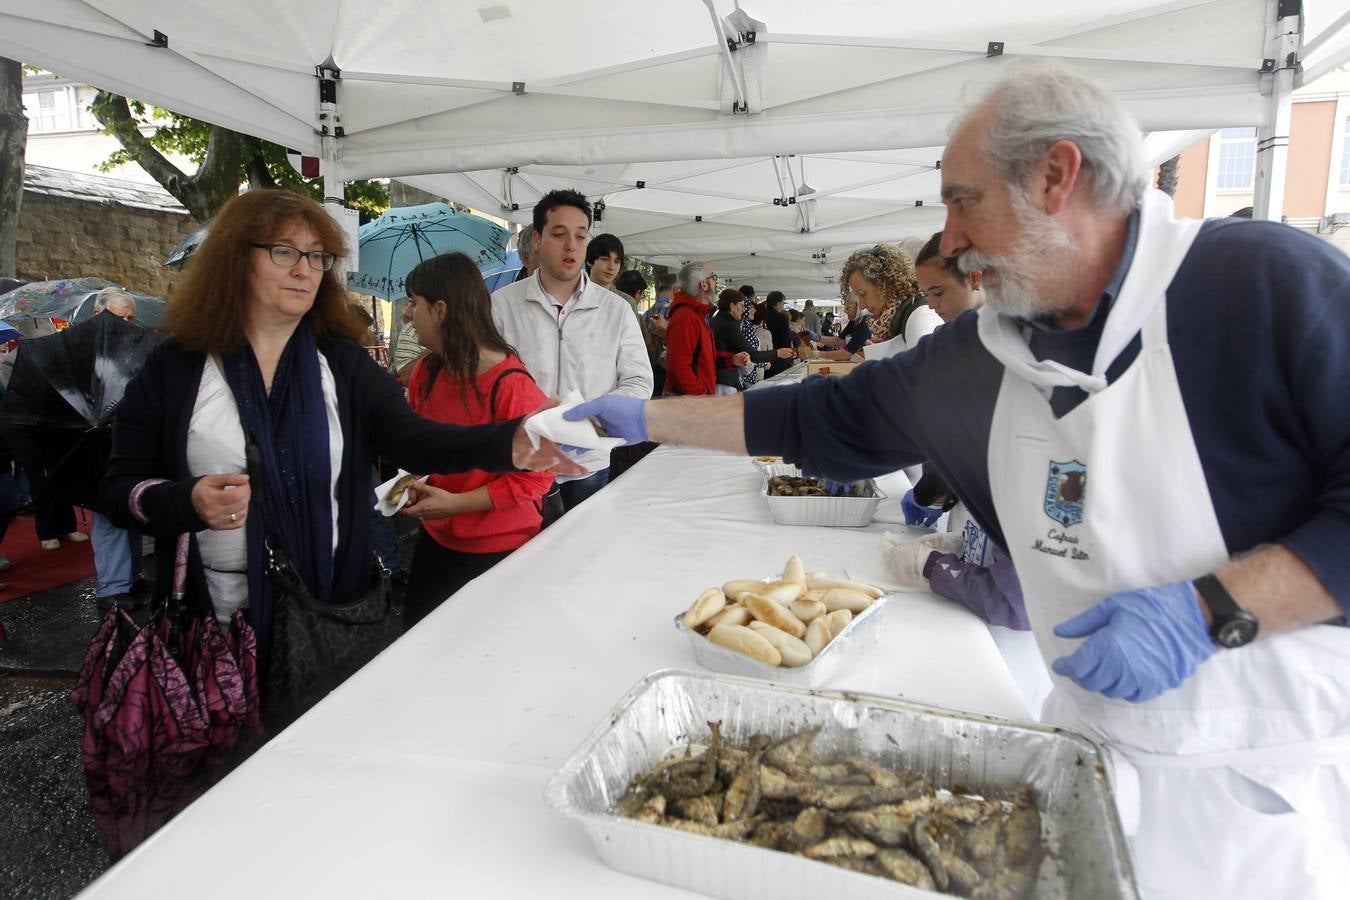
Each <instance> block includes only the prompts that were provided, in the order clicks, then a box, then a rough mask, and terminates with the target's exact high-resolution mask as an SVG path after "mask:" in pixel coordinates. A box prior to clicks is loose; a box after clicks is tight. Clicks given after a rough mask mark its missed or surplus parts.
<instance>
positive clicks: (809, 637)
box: [803, 616, 830, 657]
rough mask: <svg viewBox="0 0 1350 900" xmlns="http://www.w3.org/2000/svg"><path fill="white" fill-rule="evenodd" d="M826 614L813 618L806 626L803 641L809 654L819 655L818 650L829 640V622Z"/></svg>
mask: <svg viewBox="0 0 1350 900" xmlns="http://www.w3.org/2000/svg"><path fill="white" fill-rule="evenodd" d="M828 618H829V617H828V616H821V617H819V618H817V619H813V620H812V621H811V624H810V625H808V626H806V637H805V638H803V642H804V643H805V644H806V646H807V648H808V649H810V651H811V655H812V656H813V657H814V656H819V655H820V651H822V650H824V649H825V646H826V645H827V644H829V642H830V623H829V621H828Z"/></svg>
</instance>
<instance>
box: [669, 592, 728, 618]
mask: <svg viewBox="0 0 1350 900" xmlns="http://www.w3.org/2000/svg"><path fill="white" fill-rule="evenodd" d="M726 605H727V598H726V595H725V594H723V593H722V589H721V588H708V589H707V590H706V591H704V592H703V593H701V594H699V595H698V599H697V600H695V601H694V603H693V605H692V606H690V607H689V609H688V610H687V611H686V612H685V614H684V618H683V619H681V620H680V621H681V622H683V623H684V627H685V628H697V627H698V626H700V625H702V624H703V623H704V622H706V621H708V620H709V619H711V618H712V617H713V616H715V615H717V614H718V613H720V612H721V611H722V610H723V609H725V608H726Z"/></svg>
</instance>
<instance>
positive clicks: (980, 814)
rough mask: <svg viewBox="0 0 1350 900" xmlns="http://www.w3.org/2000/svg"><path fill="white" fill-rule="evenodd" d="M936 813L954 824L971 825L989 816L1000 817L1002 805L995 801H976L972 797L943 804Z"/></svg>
mask: <svg viewBox="0 0 1350 900" xmlns="http://www.w3.org/2000/svg"><path fill="white" fill-rule="evenodd" d="M938 812H940V813H942V814H943V815H944V816H946V817H947V818H949V819H951V820H953V821H955V822H962V823H965V824H967V825H973V824H975V823H976V822H980V821H983V820H984V819H987V818H989V817H990V816H997V815H1001V814H1002V813H1003V804H1002V803H999V802H998V801H997V800H977V799H975V798H973V797H972V798H967V799H963V800H957V801H956V802H955V803H945V804H943V805H942V806H940V807H938Z"/></svg>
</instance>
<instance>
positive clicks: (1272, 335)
mask: <svg viewBox="0 0 1350 900" xmlns="http://www.w3.org/2000/svg"><path fill="white" fill-rule="evenodd" d="M1135 225H1136V223H1134V222H1132V223H1131V236H1130V239H1129V240H1128V241H1127V250H1126V254H1125V257H1124V258H1123V259H1122V261H1121V266H1120V269H1119V271H1118V272H1117V277H1116V278H1114V279H1113V281H1112V285H1113V286H1118V285H1119V282H1120V280H1121V278H1122V277H1123V274H1124V271H1125V270H1126V269H1127V268H1128V266H1129V264H1130V261H1131V259H1130V257H1131V256H1132V254H1133V239H1134V228H1135ZM1112 299H1113V289H1112V287H1108V290H1107V293H1106V295H1105V296H1104V297H1103V299H1102V302H1101V304H1099V309H1098V311H1097V314H1096V315H1094V316H1093V317H1092V319H1091V321H1090V322H1089V323H1088V324H1087V325H1086V326H1084V327H1083V328H1082V329H1078V330H1076V331H1054V330H1051V329H1047V328H1035V329H1033V331H1032V336H1031V339H1030V346H1031V349H1032V352H1033V353H1034V354H1035V355H1036V356H1037V357H1038V358H1050V359H1054V360H1057V361H1059V362H1062V363H1064V364H1066V365H1071V366H1074V367H1075V368H1078V369H1080V370H1087V369H1089V368H1090V366H1091V361H1092V355H1093V353H1094V352H1095V349H1096V346H1097V340H1098V338H1099V337H1100V334H1101V328H1102V326H1103V325H1104V323H1105V320H1106V317H1107V315H1108V314H1109V308H1110V303H1111V301H1112ZM1167 337H1168V342H1169V344H1170V345H1171V350H1172V359H1173V365H1174V366H1175V368H1176V373H1177V381H1178V384H1179V386H1180V390H1181V397H1182V403H1183V405H1184V407H1185V409H1186V415H1187V418H1188V419H1189V421H1190V427H1191V433H1192V435H1193V436H1194V440H1195V444H1196V449H1197V450H1198V452H1199V455H1200V462H1201V466H1202V468H1203V469H1204V473H1205V481H1206V485H1207V487H1208V489H1209V495H1210V498H1211V500H1212V502H1213V504H1214V510H1215V513H1216V514H1217V516H1218V520H1219V527H1220V530H1221V531H1222V533H1223V539H1224V541H1225V543H1226V545H1227V548H1228V551H1229V553H1230V554H1235V553H1240V552H1243V551H1246V550H1250V549H1252V548H1254V547H1256V546H1257V545H1260V544H1264V543H1280V544H1283V545H1284V546H1285V547H1287V548H1288V549H1289V550H1291V551H1292V552H1294V553H1295V554H1296V555H1298V556H1299V557H1300V558H1301V559H1302V560H1304V561H1305V562H1306V563H1307V564H1308V565H1309V566H1310V567H1311V568H1312V570H1313V572H1314V573H1315V574H1316V575H1317V577H1318V579H1319V580H1320V581H1321V583H1322V585H1323V586H1324V587H1326V589H1327V590H1328V592H1330V593H1331V595H1332V596H1333V597H1335V598H1336V600H1337V602H1338V603H1340V605H1341V606H1342V607H1343V608H1346V609H1348V610H1350V259H1347V257H1346V256H1345V254H1343V253H1341V252H1340V251H1339V250H1337V249H1336V248H1334V247H1332V246H1331V245H1329V244H1327V243H1324V242H1322V241H1320V240H1318V239H1317V238H1314V237H1312V236H1309V235H1306V234H1303V233H1302V232H1299V231H1297V230H1295V229H1293V228H1289V227H1287V226H1284V225H1280V224H1277V223H1272V222H1260V221H1245V220H1236V219H1227V220H1217V221H1209V222H1206V223H1205V224H1204V225H1203V226H1202V227H1201V229H1200V232H1199V234H1198V235H1197V236H1196V239H1195V242H1194V244H1193V245H1192V247H1191V250H1190V252H1189V253H1188V254H1187V256H1186V258H1185V260H1184V261H1183V262H1182V264H1181V267H1180V268H1179V269H1178V271H1177V274H1176V276H1175V277H1174V278H1173V280H1172V283H1171V284H1170V285H1169V286H1168V289H1167ZM1138 352H1139V340H1138V339H1137V338H1136V340H1135V341H1134V342H1133V343H1132V344H1131V345H1130V346H1129V347H1127V348H1126V349H1125V351H1123V352H1122V354H1121V356H1120V357H1119V358H1118V359H1117V360H1116V362H1115V363H1113V364H1112V365H1111V367H1110V368H1109V369H1108V371H1107V378H1108V380H1109V381H1114V380H1115V379H1116V378H1118V377H1119V376H1120V374H1121V373H1122V372H1123V371H1124V370H1125V369H1126V368H1128V366H1129V364H1130V363H1131V362H1132V361H1133V360H1134V358H1135V357H1136V356H1137V355H1138ZM1002 376H1003V368H1002V366H1001V365H1000V364H999V363H998V361H997V360H995V359H994V358H993V356H991V355H990V354H989V353H988V351H986V350H985V349H984V346H983V344H981V343H980V339H979V336H978V335H977V334H976V316H975V314H974V313H965V314H963V315H962V316H960V317H959V318H957V319H956V320H955V321H953V322H951V323H950V324H948V325H946V326H944V327H942V328H939V329H938V330H937V331H936V332H934V333H933V334H931V335H929V336H927V337H925V338H923V339H922V340H921V341H919V343H918V344H917V345H916V346H915V347H914V348H913V349H912V350H910V351H909V352H907V353H902V354H899V355H897V356H894V357H891V358H889V359H885V360H880V361H876V362H869V363H864V364H863V365H861V366H859V367H858V368H857V369H855V370H854V371H853V372H852V373H851V374H850V375H848V376H846V377H844V378H815V379H808V380H807V381H806V382H803V383H802V384H800V385H794V386H787V387H783V388H780V389H779V390H775V391H755V392H751V393H749V394H746V396H745V438H746V446H747V448H748V449H749V452H750V453H752V454H766V455H767V454H779V455H782V456H783V457H784V458H785V459H786V460H787V461H789V462H793V463H796V464H798V465H800V466H801V467H802V468H803V469H805V470H806V471H807V472H810V473H814V474H822V475H826V476H829V477H831V478H835V479H839V480H856V479H859V478H866V477H873V476H876V475H880V474H882V473H885V472H890V471H894V470H895V469H898V468H901V467H904V466H910V465H914V464H916V463H919V462H924V461H927V462H928V464H930V465H931V466H933V467H934V468H935V469H937V471H938V472H939V474H941V475H942V477H943V478H944V479H945V480H946V481H947V483H948V484H949V485H950V486H951V487H952V489H953V490H954V491H956V493H957V495H958V496H959V497H960V498H961V499H962V501H964V502H965V503H966V505H967V506H968V507H969V508H970V511H971V514H972V515H973V516H974V517H975V519H976V521H978V522H979V523H980V524H981V525H982V526H983V527H984V528H985V530H986V531H988V532H989V533H990V535H991V536H992V537H993V538H994V540H995V541H996V542H998V543H999V544H1000V545H1001V546H1002V547H1004V548H1005V549H1006V547H1007V543H1006V541H1005V540H1004V537H1003V530H1002V528H1001V527H1000V524H999V521H998V516H997V513H996V512H995V510H994V505H993V500H992V495H991V492H990V486H989V470H988V451H989V429H990V424H991V421H992V418H993V411H994V404H995V402H996V401H997V399H998V390H999V385H1000V382H1001V380H1002ZM1082 396H1083V395H1082V392H1081V391H1079V390H1078V389H1076V388H1075V389H1058V390H1057V391H1056V393H1055V395H1054V396H1053V397H1052V407H1053V408H1054V410H1055V412H1056V414H1057V415H1063V414H1064V413H1065V412H1067V411H1068V410H1069V409H1072V408H1073V407H1074V406H1075V405H1076V404H1077V403H1078V402H1081V400H1082ZM1144 425H1147V423H1141V426H1144ZM1141 512H1147V511H1141Z"/></svg>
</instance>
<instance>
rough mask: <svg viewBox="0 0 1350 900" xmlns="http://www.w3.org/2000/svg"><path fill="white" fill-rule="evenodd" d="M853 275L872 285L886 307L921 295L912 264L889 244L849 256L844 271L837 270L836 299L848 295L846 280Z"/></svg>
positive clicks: (905, 255)
mask: <svg viewBox="0 0 1350 900" xmlns="http://www.w3.org/2000/svg"><path fill="white" fill-rule="evenodd" d="M854 272H857V273H858V274H859V275H861V276H862V277H863V278H866V279H867V280H868V281H870V282H872V283H873V284H875V285H876V286H877V288H878V289H879V290H880V291H881V296H882V298H883V299H884V300H885V301H886V303H887V304H891V303H899V302H900V301H902V300H908V299H909V298H910V297H913V296H915V295H917V294H919V293H921V292H920V291H919V279H918V277H917V276H916V275H915V274H914V263H913V261H912V260H911V259H910V258H909V256H908V255H907V254H906V253H905V252H904V251H903V250H901V249H900V248H899V247H896V246H894V245H893V244H876V245H874V246H871V247H867V248H865V249H863V250H854V251H853V253H851V254H849V258H848V259H847V260H845V262H844V267H843V268H842V269H840V270H839V296H840V297H841V298H843V299H845V300H847V299H848V296H849V294H850V293H851V291H850V290H849V287H848V279H849V277H850V276H852V275H853V273H854Z"/></svg>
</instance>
